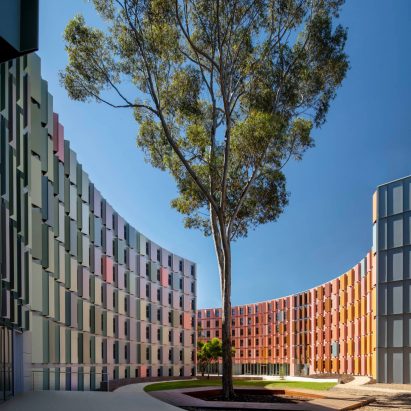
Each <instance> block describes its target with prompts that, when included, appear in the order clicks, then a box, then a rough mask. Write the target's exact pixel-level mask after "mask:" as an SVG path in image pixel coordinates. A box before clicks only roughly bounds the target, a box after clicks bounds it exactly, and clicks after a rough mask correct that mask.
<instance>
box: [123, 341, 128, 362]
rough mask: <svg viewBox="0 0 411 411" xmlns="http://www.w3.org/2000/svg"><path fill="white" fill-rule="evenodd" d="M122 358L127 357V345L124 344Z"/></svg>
mask: <svg viewBox="0 0 411 411" xmlns="http://www.w3.org/2000/svg"><path fill="white" fill-rule="evenodd" d="M124 358H125V359H126V360H127V359H128V347H127V345H125V346H124Z"/></svg>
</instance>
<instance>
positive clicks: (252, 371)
mask: <svg viewBox="0 0 411 411" xmlns="http://www.w3.org/2000/svg"><path fill="white" fill-rule="evenodd" d="M289 373H290V366H289V364H260V363H256V364H241V374H244V375H247V374H248V375H289Z"/></svg>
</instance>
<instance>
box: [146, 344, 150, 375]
mask: <svg viewBox="0 0 411 411" xmlns="http://www.w3.org/2000/svg"><path fill="white" fill-rule="evenodd" d="M146 360H150V347H147V348H146ZM148 371H149V370H148V369H147V372H148ZM149 375H150V374H149Z"/></svg>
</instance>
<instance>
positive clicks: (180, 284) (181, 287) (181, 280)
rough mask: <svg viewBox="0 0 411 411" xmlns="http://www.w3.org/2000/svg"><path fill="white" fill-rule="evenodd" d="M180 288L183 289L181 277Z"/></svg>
mask: <svg viewBox="0 0 411 411" xmlns="http://www.w3.org/2000/svg"><path fill="white" fill-rule="evenodd" d="M182 289H183V279H182V278H180V290H182Z"/></svg>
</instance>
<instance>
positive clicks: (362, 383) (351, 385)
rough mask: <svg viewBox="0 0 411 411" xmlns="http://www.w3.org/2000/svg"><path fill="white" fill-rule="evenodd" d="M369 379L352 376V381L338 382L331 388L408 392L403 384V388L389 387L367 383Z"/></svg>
mask: <svg viewBox="0 0 411 411" xmlns="http://www.w3.org/2000/svg"><path fill="white" fill-rule="evenodd" d="M369 381H370V378H369V377H354V380H353V381H350V382H347V383H346V384H338V385H336V386H335V387H334V388H332V389H333V390H357V391H363V392H364V393H365V392H372V393H385V394H402V393H410V390H409V389H408V388H407V387H406V386H405V387H404V388H402V387H401V388H398V387H395V388H394V387H390V385H391V384H367V383H368V382H369Z"/></svg>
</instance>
